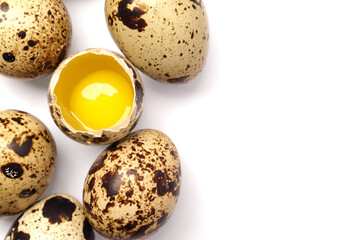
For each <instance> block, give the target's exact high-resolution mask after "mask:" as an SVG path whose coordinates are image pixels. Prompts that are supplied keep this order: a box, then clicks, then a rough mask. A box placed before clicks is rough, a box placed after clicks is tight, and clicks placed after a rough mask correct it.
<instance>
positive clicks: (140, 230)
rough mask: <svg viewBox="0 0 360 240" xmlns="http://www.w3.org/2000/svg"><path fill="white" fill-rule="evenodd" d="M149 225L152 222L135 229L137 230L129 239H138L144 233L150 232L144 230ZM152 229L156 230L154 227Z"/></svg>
mask: <svg viewBox="0 0 360 240" xmlns="http://www.w3.org/2000/svg"><path fill="white" fill-rule="evenodd" d="M151 225H153V222H152V223H150V224H147V225H144V226H141V227H140V228H139V230H137V231H136V232H135V233H134V234H133V235H132V236H131V238H130V239H140V238H142V237H144V236H145V235H147V234H150V232H148V233H147V232H146V231H147V230H148V229H149V228H150V227H151ZM154 230H156V229H154Z"/></svg>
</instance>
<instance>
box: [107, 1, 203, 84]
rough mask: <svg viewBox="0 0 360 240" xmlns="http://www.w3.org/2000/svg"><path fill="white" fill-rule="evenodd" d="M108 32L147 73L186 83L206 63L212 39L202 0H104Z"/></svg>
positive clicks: (122, 49)
mask: <svg viewBox="0 0 360 240" xmlns="http://www.w3.org/2000/svg"><path fill="white" fill-rule="evenodd" d="M105 14H106V20H107V25H108V28H109V30H110V33H111V35H112V37H113V39H114V41H115V42H116V44H117V46H118V47H119V48H120V49H121V51H122V52H123V53H124V55H125V56H126V57H127V58H128V59H129V60H130V61H131V62H132V63H133V64H134V65H135V66H136V67H137V68H138V69H139V70H140V71H142V72H144V73H145V74H147V75H148V76H150V77H152V78H154V79H157V80H159V81H162V82H166V83H186V82H188V81H190V80H192V79H194V78H195V77H196V76H197V75H198V74H199V72H200V71H201V70H202V68H203V67H204V64H205V61H206V57H207V53H208V45H209V44H208V40H209V27H208V20H207V14H206V10H205V6H204V1H202V0H170V1H159V0H106V2H105Z"/></svg>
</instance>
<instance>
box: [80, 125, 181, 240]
mask: <svg viewBox="0 0 360 240" xmlns="http://www.w3.org/2000/svg"><path fill="white" fill-rule="evenodd" d="M180 185H181V167H180V158H179V154H178V152H177V149H176V147H175V145H174V144H173V142H172V141H171V140H170V138H169V137H168V136H166V135H165V134H164V133H162V132H160V131H158V130H153V129H146V130H139V131H136V132H134V133H131V134H129V135H128V136H127V137H126V138H124V139H123V140H121V141H119V142H117V143H113V144H112V145H110V146H109V147H108V148H107V149H106V150H105V151H104V152H102V153H101V154H100V155H99V157H98V158H97V159H96V161H95V162H94V164H93V165H92V167H91V168H90V170H89V173H88V175H87V177H86V180H85V183H84V193H83V202H84V203H83V204H84V208H85V214H86V217H87V218H88V220H89V222H90V224H91V225H92V226H93V227H94V229H95V230H96V231H97V232H99V233H100V234H101V235H103V236H104V237H107V238H109V239H143V238H145V237H148V236H150V235H152V234H154V233H155V232H157V231H158V230H159V228H160V227H161V226H163V225H164V224H165V223H166V222H167V220H168V219H169V217H170V216H171V214H172V212H173V210H174V208H175V205H176V202H177V200H178V197H179V193H180Z"/></svg>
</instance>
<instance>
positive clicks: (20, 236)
mask: <svg viewBox="0 0 360 240" xmlns="http://www.w3.org/2000/svg"><path fill="white" fill-rule="evenodd" d="M12 239H16V240H29V239H30V235H29V234H27V233H24V232H23V231H20V232H17V233H16V234H15V233H14V237H13V238H12Z"/></svg>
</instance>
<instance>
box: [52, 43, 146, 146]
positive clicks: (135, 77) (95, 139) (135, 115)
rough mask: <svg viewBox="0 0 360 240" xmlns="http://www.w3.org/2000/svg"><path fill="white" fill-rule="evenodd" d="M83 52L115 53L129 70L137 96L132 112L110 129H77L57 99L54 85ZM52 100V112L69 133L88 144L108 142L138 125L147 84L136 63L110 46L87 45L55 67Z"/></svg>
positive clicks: (118, 59) (126, 133)
mask: <svg viewBox="0 0 360 240" xmlns="http://www.w3.org/2000/svg"><path fill="white" fill-rule="evenodd" d="M83 54H96V55H105V56H109V57H112V58H113V59H114V60H115V61H117V63H118V64H119V67H122V68H123V69H124V70H125V72H127V74H128V76H129V78H130V80H131V84H132V87H133V90H134V100H133V106H132V111H131V113H130V116H129V117H128V118H127V119H125V120H124V121H123V122H122V123H121V124H118V125H115V126H113V127H111V128H106V129H100V130H94V131H79V130H76V129H75V128H74V127H73V126H71V125H70V124H69V123H68V122H67V121H66V120H65V119H64V117H63V112H62V109H61V107H60V106H59V104H58V103H57V101H58V99H57V96H56V94H55V93H54V89H55V87H56V85H57V84H58V81H59V77H60V75H61V71H62V70H63V69H64V68H65V67H66V66H67V64H69V62H70V61H72V60H73V59H76V58H77V57H79V56H81V55H83ZM69 91H70V86H69ZM48 104H49V109H50V114H51V116H52V118H53V120H54V122H55V124H56V125H57V126H58V127H59V129H60V130H61V131H62V132H63V133H64V134H65V135H66V136H68V137H70V138H71V139H73V140H75V141H77V142H80V143H83V144H86V145H106V144H110V143H113V142H116V141H118V140H120V139H122V138H124V137H125V136H126V135H128V134H129V133H130V132H131V130H132V129H133V128H134V127H135V126H136V124H137V122H138V120H139V118H140V116H141V113H142V111H143V108H144V84H143V82H142V80H141V77H140V74H139V72H138V71H137V69H136V68H135V67H134V65H133V64H132V63H131V62H130V61H129V60H127V59H126V58H125V57H124V56H122V55H121V54H119V53H116V52H114V51H110V50H107V49H100V48H93V49H87V50H83V51H80V52H77V53H74V54H72V55H71V56H69V57H68V58H66V59H65V60H64V61H63V62H62V63H61V64H60V65H59V67H58V68H57V69H56V70H55V72H54V74H53V76H52V78H51V81H50V84H49V89H48ZM114 111H116V109H114Z"/></svg>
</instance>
